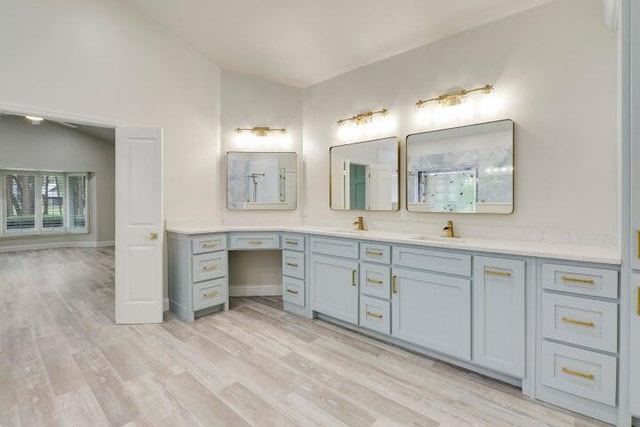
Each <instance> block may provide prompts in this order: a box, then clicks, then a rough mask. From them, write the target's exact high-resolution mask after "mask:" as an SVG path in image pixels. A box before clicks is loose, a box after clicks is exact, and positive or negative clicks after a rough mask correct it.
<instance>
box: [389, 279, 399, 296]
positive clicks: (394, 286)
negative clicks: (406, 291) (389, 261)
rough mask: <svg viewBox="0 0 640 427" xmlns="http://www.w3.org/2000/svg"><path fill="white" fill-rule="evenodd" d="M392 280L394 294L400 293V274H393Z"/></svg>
mask: <svg viewBox="0 0 640 427" xmlns="http://www.w3.org/2000/svg"><path fill="white" fill-rule="evenodd" d="M391 282H392V286H391V288H392V291H393V293H394V294H397V293H398V276H393V278H392V279H391Z"/></svg>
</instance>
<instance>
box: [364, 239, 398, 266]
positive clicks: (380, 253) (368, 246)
mask: <svg viewBox="0 0 640 427" xmlns="http://www.w3.org/2000/svg"><path fill="white" fill-rule="evenodd" d="M360 259H361V260H363V261H371V262H379V263H381V264H391V246H389V245H379V244H376V243H360Z"/></svg>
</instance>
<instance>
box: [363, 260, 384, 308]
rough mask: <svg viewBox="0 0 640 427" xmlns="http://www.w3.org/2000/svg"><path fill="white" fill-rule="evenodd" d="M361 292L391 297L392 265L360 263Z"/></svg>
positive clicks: (380, 296)
mask: <svg viewBox="0 0 640 427" xmlns="http://www.w3.org/2000/svg"><path fill="white" fill-rule="evenodd" d="M360 293H361V294H365V295H370V296H374V297H379V298H384V299H389V298H391V267H387V266H385V265H378V264H369V263H366V262H362V263H360Z"/></svg>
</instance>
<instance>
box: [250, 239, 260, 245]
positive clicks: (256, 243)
mask: <svg viewBox="0 0 640 427" xmlns="http://www.w3.org/2000/svg"><path fill="white" fill-rule="evenodd" d="M262 243H263V242H262V240H249V244H250V245H256V246H257V245H261V244H262Z"/></svg>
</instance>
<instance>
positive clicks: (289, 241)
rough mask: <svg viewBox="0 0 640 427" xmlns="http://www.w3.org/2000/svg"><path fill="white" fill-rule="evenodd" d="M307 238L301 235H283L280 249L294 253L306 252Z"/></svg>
mask: <svg viewBox="0 0 640 427" xmlns="http://www.w3.org/2000/svg"><path fill="white" fill-rule="evenodd" d="M306 240H307V239H306V237H305V236H302V235H300V234H283V235H282V241H281V242H280V247H281V248H282V249H290V250H292V251H304V249H305V242H306Z"/></svg>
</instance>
